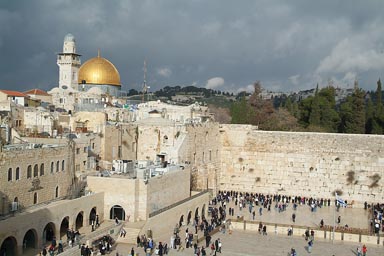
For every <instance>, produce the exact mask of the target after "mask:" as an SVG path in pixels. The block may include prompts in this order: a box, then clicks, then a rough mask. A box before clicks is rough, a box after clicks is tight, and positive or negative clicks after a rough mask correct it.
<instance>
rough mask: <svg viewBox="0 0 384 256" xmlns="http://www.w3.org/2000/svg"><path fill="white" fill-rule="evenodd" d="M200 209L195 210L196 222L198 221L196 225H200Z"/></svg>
mask: <svg viewBox="0 0 384 256" xmlns="http://www.w3.org/2000/svg"><path fill="white" fill-rule="evenodd" d="M199 217H200V216H199V207H197V208H196V210H195V221H196V224H198V223H199Z"/></svg>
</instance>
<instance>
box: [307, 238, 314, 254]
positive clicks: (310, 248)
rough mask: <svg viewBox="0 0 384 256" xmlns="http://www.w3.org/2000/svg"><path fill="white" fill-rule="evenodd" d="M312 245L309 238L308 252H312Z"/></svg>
mask: <svg viewBox="0 0 384 256" xmlns="http://www.w3.org/2000/svg"><path fill="white" fill-rule="evenodd" d="M312 246H313V241H312V240H309V242H308V252H309V253H311V252H312Z"/></svg>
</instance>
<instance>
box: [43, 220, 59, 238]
mask: <svg viewBox="0 0 384 256" xmlns="http://www.w3.org/2000/svg"><path fill="white" fill-rule="evenodd" d="M55 233H56V229H55V224H53V223H52V222H49V223H48V224H47V225H45V228H44V230H43V243H46V242H51V241H52V240H53V238H54V237H55Z"/></svg>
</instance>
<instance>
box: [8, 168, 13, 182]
mask: <svg viewBox="0 0 384 256" xmlns="http://www.w3.org/2000/svg"><path fill="white" fill-rule="evenodd" d="M8 181H12V168H9V169H8Z"/></svg>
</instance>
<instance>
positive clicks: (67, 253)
mask: <svg viewBox="0 0 384 256" xmlns="http://www.w3.org/2000/svg"><path fill="white" fill-rule="evenodd" d="M122 227H123V222H122V221H121V222H120V223H119V224H117V225H116V224H113V225H109V226H108V227H105V228H101V229H97V230H96V231H93V232H92V233H90V234H87V235H84V236H81V238H80V240H79V241H78V243H77V244H76V245H73V247H68V246H66V248H67V249H66V248H64V252H62V253H60V255H63V256H71V255H76V256H77V255H79V250H80V246H81V245H82V244H86V243H87V241H90V244H89V246H92V241H93V240H95V239H96V238H99V237H101V236H104V235H107V234H108V235H111V236H114V235H115V236H116V235H117V234H119V232H120V229H121V228H122ZM112 229H113V230H114V231H113V234H111V230H112ZM116 229H117V230H116ZM115 240H116V239H115Z"/></svg>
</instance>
